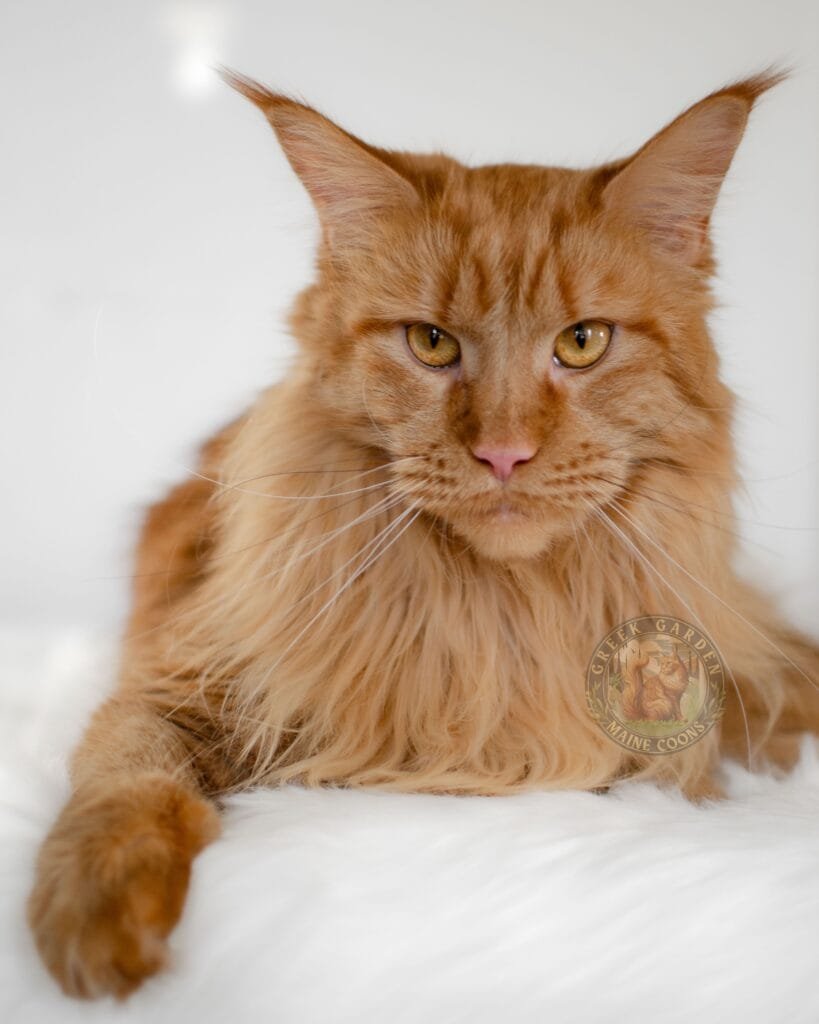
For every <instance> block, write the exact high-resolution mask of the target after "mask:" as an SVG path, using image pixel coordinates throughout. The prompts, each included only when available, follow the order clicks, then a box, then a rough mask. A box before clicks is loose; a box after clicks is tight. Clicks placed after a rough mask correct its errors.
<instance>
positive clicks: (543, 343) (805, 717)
mask: <svg viewBox="0 0 819 1024" xmlns="http://www.w3.org/2000/svg"><path fill="white" fill-rule="evenodd" d="M228 77H229V78H230V81H231V82H232V84H233V85H234V86H235V87H236V88H238V90H239V91H240V92H242V93H244V95H245V96H247V97H248V98H249V99H250V100H252V101H253V102H254V103H255V104H256V105H257V106H258V107H259V108H261V110H262V111H263V112H264V114H265V115H266V116H267V119H268V120H269V121H270V123H271V125H272V126H273V128H274V130H275V132H276V134H277V136H278V139H279V142H280V143H281V145H282V147H283V149H284V152H285V154H286V155H287V157H288V159H289V161H290V163H291V164H292V166H293V169H294V170H295V172H296V174H297V175H298V176H299V177H300V178H301V180H302V182H303V183H304V185H305V187H306V189H307V191H308V192H309V194H310V196H311V197H312V199H313V201H314V203H315V207H316V209H317V212H318V216H319V218H320V222H321V227H322V236H321V243H320V248H319V253H318V262H317V269H316V276H315V280H314V282H313V283H312V284H311V285H310V286H309V287H308V288H306V290H305V291H304V292H303V293H302V294H301V295H300V296H299V298H298V300H297V302H296V304H295V308H294V310H293V314H292V329H293V333H294V334H295V336H296V338H297V339H298V341H299V342H300V352H299V355H298V357H297V359H296V360H295V362H294V365H293V366H292V368H291V369H290V372H289V374H288V375H287V377H286V379H285V380H283V381H282V382H281V383H279V384H277V385H276V386H274V387H271V388H270V389H269V390H267V391H265V392H264V393H263V394H262V395H261V396H260V397H259V399H258V400H257V401H256V402H255V404H254V405H253V406H252V408H250V409H249V410H248V412H247V413H246V415H244V416H243V417H241V418H240V419H239V420H238V421H237V422H234V423H232V424H230V425H229V426H227V427H225V428H224V429H223V430H221V431H220V432H219V433H218V434H217V435H216V436H214V437H213V438H212V439H211V440H210V441H208V443H207V444H206V445H205V446H204V448H203V449H202V455H201V464H200V466H199V471H198V473H197V474H195V475H193V476H192V477H191V478H190V479H189V480H187V481H185V482H183V483H181V484H180V485H179V486H178V487H176V488H175V489H174V490H173V491H172V492H171V493H170V494H169V495H168V496H167V498H166V499H165V500H164V501H161V502H160V503H159V504H157V505H156V506H155V507H154V508H152V509H151V510H150V512H149V514H148V516H147V520H146V523H145V528H144V531H143V533H142V537H141V540H140V543H139V548H138V552H137V560H136V561H137V564H136V576H135V589H134V605H133V613H132V616H131V619H130V622H129V625H128V628H127V635H126V636H125V638H124V644H123V651H122V662H121V672H120V679H119V683H118V687H117V689H116V691H115V693H114V694H113V696H112V697H111V698H110V699H109V700H108V701H107V702H106V703H105V704H104V705H103V706H102V707H101V708H100V709H99V711H98V712H97V713H96V715H95V717H94V718H93V720H92V722H91V724H90V727H89V729H88V731H87V733H86V735H85V738H84V740H83V742H82V744H81V746H80V748H79V750H78V751H77V753H76V757H75V758H74V761H73V765H72V783H73V795H72V797H71V799H70V801H69V802H68V804H67V806H66V807H65V808H64V810H63V811H62V813H61V814H60V816H59V818H58V820H57V822H56V824H55V825H54V827H53V829H52V831H51V832H50V834H49V836H48V837H47V839H46V840H45V843H44V845H43V847H42V850H41V853H40V857H39V861H38V864H37V874H36V881H35V885H34V890H33V892H32V895H31V898H30V901H29V918H30V922H31V926H32V928H33V931H34V935H35V937H36V941H37V945H38V947H39V950H40V953H41V954H42V957H43V959H44V961H45V963H46V964H47V966H48V968H49V969H50V971H51V972H52V973H53V975H54V976H55V977H56V979H57V980H58V981H59V983H60V984H61V985H62V987H63V988H64V990H65V991H66V992H68V993H70V994H72V995H77V996H97V995H100V994H104V993H114V994H115V995H118V996H123V995H126V994H127V993H128V992H130V991H131V990H132V989H134V988H135V987H136V986H137V985H139V983H140V982H141V980H142V979H144V978H145V977H146V976H148V975H150V974H152V973H154V972H155V971H156V970H158V969H159V968H160V966H161V965H162V964H163V960H164V956H165V940H166V937H167V935H168V933H169V932H170V930H171V929H172V927H173V925H174V924H175V922H176V920H177V919H178V916H179V914H180V913H181V910H182V906H183V902H184V898H185V892H186V888H187V884H188V878H189V873H190V868H191V862H192V860H193V858H194V857H195V855H196V853H197V852H198V851H199V850H200V849H201V848H202V847H203V846H204V845H205V844H207V843H209V842H210V841H211V840H213V839H214V838H215V837H216V836H217V833H218V831H219V822H218V815H217V810H216V808H217V801H218V798H219V796H220V794H225V793H227V792H230V791H232V790H235V789H237V788H241V787H244V786H248V785H251V784H267V785H273V784H277V783H281V782H287V781H299V782H301V783H304V784H308V785H321V784H328V783H332V784H342V785H347V786H382V787H390V788H392V789H396V790H406V791H412V790H414V791H429V792H450V793H483V794H505V793H513V792H517V791H520V790H524V789H533V788H539V789H546V788H569V787H572V788H581V789H588V790H597V789H604V788H605V787H606V786H608V785H609V784H611V783H612V782H614V781H615V780H621V779H625V778H627V777H632V778H639V779H654V780H656V781H657V782H658V783H659V784H667V785H678V786H680V787H681V788H682V790H683V791H684V792H685V793H686V794H687V795H689V796H690V797H691V798H693V799H699V798H703V797H708V796H718V795H719V793H720V790H719V780H718V777H717V774H716V773H717V769H718V766H719V760H720V757H721V756H722V755H723V754H728V755H731V756H734V757H737V758H740V759H742V760H743V761H748V762H749V763H751V764H753V765H757V764H763V763H766V762H768V761H770V762H773V763H775V764H782V765H787V764H789V763H790V762H791V761H792V759H793V756H794V751H795V749H796V740H797V738H798V736H799V734H800V733H801V731H802V730H805V729H809V730H812V731H814V732H816V731H819V693H817V680H819V650H817V647H816V646H815V645H814V644H813V643H812V642H811V641H810V640H809V639H807V638H805V637H803V636H801V635H799V634H798V633H797V632H796V631H794V630H793V629H791V628H789V627H788V625H787V624H786V623H784V622H783V621H782V620H781V619H780V617H779V616H778V614H777V612H776V609H775V608H773V607H772V606H771V603H770V602H769V601H768V600H767V599H766V597H765V596H764V594H762V593H760V592H759V591H758V590H756V589H754V588H753V587H752V586H750V585H748V584H747V583H745V582H743V581H742V580H741V579H739V578H738V577H737V575H736V574H735V572H734V570H733V568H732V563H733V556H734V551H735V536H734V533H733V532H732V525H733V520H732V505H731V494H732V488H733V485H734V481H735V475H734V454H733V448H732V442H731V417H732V396H731V394H730V393H729V391H728V390H727V389H726V387H725V385H724V384H723V383H722V382H721V380H720V377H719V374H718V359H717V355H716V352H715V349H714V347H713V345H712V342H711V340H710V338H709V335H708V330H707V326H706V317H707V314H708V312H709V310H710V308H711V304H712V297H711V291H710V286H709V279H710V277H711V275H712V272H713V270H714V262H713V258H712V249H711V244H710V241H709V234H708V227H709V219H710V216H711V213H712V210H713V207H714V204H715V201H716V199H717V194H718V191H719V188H720V185H721V182H722V179H723V177H724V175H725V173H726V171H727V170H728V167H729V164H730V163H731V159H732V156H733V154H734V151H735V149H736V147H737V145H738V143H739V141H740V139H741V137H742V134H743V132H744V129H745V126H746V121H747V118H748V115H749V112H750V110H751V108H752V106H753V104H754V102H755V101H756V100H757V98H758V97H759V96H760V95H761V94H762V93H763V92H764V91H765V90H767V89H768V88H769V87H770V86H772V85H773V84H774V83H775V82H776V81H777V80H778V76H777V75H775V74H763V75H759V76H756V77H753V78H750V79H748V80H746V81H742V82H738V83H736V84H733V85H730V86H728V87H726V88H724V89H721V90H719V91H718V92H715V93H713V94H712V95H710V96H708V97H707V98H706V99H704V100H702V101H701V102H699V103H697V104H695V105H694V106H693V107H691V108H690V109H688V110H687V111H685V112H684V113H683V114H682V115H680V116H679V117H678V118H676V120H674V121H672V122H671V123H670V124H669V125H668V126H667V127H665V128H664V129H663V130H662V131H660V132H659V133H658V134H657V135H656V136H654V137H653V138H652V139H651V140H649V141H648V142H647V143H646V144H645V145H644V146H643V147H642V148H641V149H640V150H639V151H638V152H637V153H635V154H634V155H632V156H630V157H628V158H625V159H622V160H618V161H615V162H613V163H609V164H606V165H604V166H601V167H596V168H593V169H591V170H584V171H578V170H565V169H561V168H554V167H539V166H518V165H511V164H501V165H496V166H486V167H477V168H469V167H465V166H463V165H462V164H460V163H458V162H456V161H455V160H452V159H450V158H448V157H446V156H444V155H441V154H428V155H414V154H409V153H404V152H388V151H385V150H382V149H378V148H376V147H374V146H371V145H369V144H367V143H364V142H362V141H360V140H359V139H357V138H355V137H353V136H352V135H350V134H348V133H347V132H345V131H343V130H342V129H341V128H339V127H337V126H336V125H335V124H333V123H332V122H330V121H329V120H327V119H326V118H324V117H323V116H321V115H320V114H319V113H317V112H316V111H314V110H312V109H311V108H309V107H307V106H305V105H303V104H301V103H297V102H295V101H293V100H291V99H288V98H286V97H285V96H281V95H277V94H274V93H272V92H269V91H268V90H266V89H264V88H263V87H262V86H260V85H258V84H256V83H254V82H252V81H250V80H248V79H245V78H241V77H238V76H228ZM761 256H762V257H763V258H765V254H764V253H762V254H761ZM651 612H656V613H663V614H668V615H676V616H678V617H680V618H682V619H685V620H686V621H690V622H692V623H695V624H697V625H698V626H701V627H702V628H704V629H705V630H706V631H707V632H708V634H710V636H711V637H712V638H713V640H714V641H715V643H716V644H717V645H718V646H719V649H720V652H721V655H722V657H723V659H724V661H725V663H726V664H727V666H728V670H729V678H730V685H729V690H728V694H727V709H726V714H725V717H724V719H723V722H722V723H721V725H720V726H719V727H717V728H715V729H713V730H712V731H711V732H710V733H708V735H707V736H706V737H705V738H703V739H702V740H701V741H700V742H698V743H696V744H694V745H693V746H691V747H688V748H686V749H684V750H681V751H680V752H677V753H675V754H672V755H668V756H664V757H651V756H647V755H639V754H635V753H633V752H629V751H626V750H624V749H623V748H621V747H619V746H618V745H616V744H615V743H613V742H612V741H611V740H609V739H608V738H607V737H606V736H605V735H604V734H603V733H602V731H601V730H600V729H599V728H598V726H597V725H596V723H595V722H594V721H593V720H592V719H591V718H590V716H589V714H588V712H587V710H586V706H585V694H584V679H585V672H586V666H587V663H588V660H589V658H590V655H591V653H592V651H593V648H594V645H595V643H596V642H597V641H598V640H600V638H602V637H604V636H605V635H606V633H607V632H608V631H609V630H610V629H612V628H613V627H614V626H616V625H617V624H618V623H620V622H622V621H624V620H626V619H629V618H632V617H635V616H638V615H643V614H649V613H651ZM273 884H275V880H273Z"/></svg>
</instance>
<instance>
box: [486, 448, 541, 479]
mask: <svg viewBox="0 0 819 1024" xmlns="http://www.w3.org/2000/svg"><path fill="white" fill-rule="evenodd" d="M536 451H537V448H535V447H534V445H530V444H523V443H521V444H512V445H494V444H479V445H477V447H475V448H473V449H472V454H473V455H474V456H475V458H476V459H477V460H478V462H485V463H486V464H487V465H488V466H490V467H491V468H492V472H493V473H494V474H495V476H496V477H497V478H498V480H502V481H503V482H504V483H505V482H506V481H507V480H508V479H509V477H510V476H511V475H512V470H513V469H514V468H515V466H517V465H519V464H520V463H521V462H528V461H529V459H531V458H532V456H533V455H534V454H535V452H536Z"/></svg>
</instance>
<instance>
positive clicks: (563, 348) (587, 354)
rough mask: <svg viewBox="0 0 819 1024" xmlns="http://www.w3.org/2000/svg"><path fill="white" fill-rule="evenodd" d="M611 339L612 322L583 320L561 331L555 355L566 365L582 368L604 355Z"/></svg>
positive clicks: (556, 342)
mask: <svg viewBox="0 0 819 1024" xmlns="http://www.w3.org/2000/svg"><path fill="white" fill-rule="evenodd" d="M610 341H611V324H607V323H604V321H602V320H582V321H581V322H580V323H579V324H572V326H571V327H567V328H566V330H565V331H561V332H560V334H558V336H557V340H556V341H555V357H556V359H557V360H558V362H560V363H562V364H563V365H564V366H569V367H571V368H572V369H573V370H581V369H582V368H583V367H584V366H591V365H592V363H596V362H597V360H598V359H599V358H600V357H601V356H602V355H603V353H604V352H605V351H606V349H607V348H608V347H609V342H610Z"/></svg>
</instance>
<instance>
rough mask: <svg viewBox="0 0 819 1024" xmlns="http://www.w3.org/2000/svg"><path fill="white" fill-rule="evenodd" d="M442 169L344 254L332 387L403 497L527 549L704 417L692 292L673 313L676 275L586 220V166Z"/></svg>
mask: <svg viewBox="0 0 819 1024" xmlns="http://www.w3.org/2000/svg"><path fill="white" fill-rule="evenodd" d="M446 177H447V184H446V186H445V188H444V191H443V192H442V194H441V195H439V196H438V197H437V199H436V200H435V201H434V202H431V203H429V204H427V206H426V208H425V209H424V210H423V212H422V213H420V214H419V215H417V216H413V215H412V213H410V214H409V215H408V216H406V217H405V218H404V219H403V222H401V223H398V222H393V223H391V224H389V225H388V226H386V228H385V230H384V232H383V234H381V235H379V234H378V233H376V234H375V235H374V236H373V237H372V241H371V243H370V247H369V248H368V251H367V253H366V255H365V256H363V257H361V256H353V257H352V258H350V259H349V260H348V261H347V263H346V265H345V267H344V269H343V278H342V279H343V282H344V284H343V287H342V288H340V289H339V298H338V303H337V312H338V313H340V315H341V318H342V319H341V324H340V325H339V329H338V331H337V333H336V335H335V343H334V344H332V345H330V346H328V347H327V348H326V349H325V350H324V354H323V356H322V359H323V360H327V365H326V385H325V390H324V394H325V397H326V400H327V401H328V402H329V403H330V404H332V405H334V406H336V407H341V408H343V409H345V410H346V411H347V412H348V413H349V414H351V415H352V416H353V417H354V418H355V422H356V426H357V436H358V437H360V438H361V439H362V440H366V442H367V443H369V444H371V445H372V446H373V447H375V448H378V449H381V450H383V451H385V452H386V453H387V454H388V455H389V457H390V458H392V459H393V460H395V461H394V474H395V478H396V486H397V487H398V488H400V489H401V490H402V491H403V492H404V493H406V495H407V496H408V498H409V499H410V500H411V501H413V502H415V501H417V502H419V503H420V505H421V506H422V507H423V508H424V510H425V511H427V512H428V513H431V514H432V515H434V516H436V517H437V518H438V519H441V520H444V521H445V522H446V523H448V524H449V525H450V526H451V527H453V528H454V529H455V531H456V532H457V533H458V534H459V535H460V536H461V537H463V538H464V539H465V540H467V541H469V542H470V543H471V544H472V545H473V546H474V547H475V548H476V549H478V550H479V551H481V552H482V553H484V554H486V555H489V556H491V557H494V558H502V559H505V558H510V557H526V556H532V555H535V554H537V553H538V552H539V551H541V550H543V549H544V548H545V547H547V546H548V545H549V544H550V542H551V541H552V540H553V539H554V538H556V537H559V536H563V535H565V534H567V533H568V534H572V533H573V532H574V531H576V530H578V529H579V527H580V525H581V524H582V523H583V522H584V520H585V519H586V518H587V517H588V516H589V515H591V514H592V511H591V510H592V508H593V507H595V506H598V505H605V504H606V503H607V502H608V501H610V500H611V499H612V498H613V497H615V496H616V495H617V494H618V493H619V491H620V490H621V487H622V485H623V483H624V482H626V481H627V480H628V479H629V477H630V475H631V468H632V465H633V463H634V462H635V461H637V460H640V459H644V458H647V457H650V456H655V457H662V456H669V457H673V456H674V455H675V454H676V452H677V450H678V448H679V447H680V444H679V442H680V431H683V432H685V433H687V434H688V435H689V436H691V435H692V434H693V433H694V432H695V431H697V430H698V428H699V429H700V430H701V429H702V428H703V427H704V426H705V425H706V422H707V416H706V414H704V413H702V412H701V410H700V408H699V406H700V405H701V404H703V403H702V402H701V401H700V399H699V394H700V393H701V391H700V389H702V387H703V377H704V376H708V377H713V374H714V365H713V362H714V361H713V358H710V365H709V356H710V351H709V345H708V340H707V336H706V334H705V331H704V328H703V325H702V312H703V301H702V297H701V296H699V297H697V296H694V297H691V298H689V301H688V303H687V305H686V304H682V308H681V303H680V302H679V300H676V301H675V296H677V295H679V294H680V290H681V289H684V288H685V287H686V281H685V275H682V274H679V273H677V274H675V273H673V272H671V271H667V272H666V273H665V274H663V273H662V268H659V269H658V268H657V267H656V266H655V263H656V261H652V259H651V256H650V254H649V253H648V252H647V251H646V247H645V245H642V246H641V245H640V244H639V242H638V243H636V244H635V242H634V241H633V240H630V239H629V238H628V237H626V236H624V235H623V233H622V232H620V231H618V230H617V227H616V225H614V224H613V223H612V224H607V223H606V221H605V220H604V219H603V218H601V217H599V216H596V215H595V213H594V211H593V209H592V207H591V205H590V200H589V196H588V194H587V190H588V187H589V182H588V179H587V177H586V176H585V175H582V174H577V173H573V172H568V171H549V170H531V169H520V168H516V167H497V168H485V169H476V170H466V169H463V168H460V167H450V168H449V169H448V173H447V176H446ZM567 211H571V212H567ZM689 287H690V285H689ZM692 298H693V301H692ZM681 321H682V322H681ZM579 325H582V326H579ZM433 326H434V327H435V328H437V329H438V330H437V331H433V330H431V327H433ZM575 328H578V337H575ZM567 329H568V330H567ZM581 346H582V347H581ZM681 356H682V358H681ZM587 360H591V362H589V365H586V366H584V365H583V363H585V362H586V361H587ZM430 363H432V365H429V364H430ZM692 399H693V401H692ZM706 404H707V403H706ZM671 421H673V429H671V430H670V431H666V430H665V429H664V428H665V427H666V425H667V424H669V423H670V422H671Z"/></svg>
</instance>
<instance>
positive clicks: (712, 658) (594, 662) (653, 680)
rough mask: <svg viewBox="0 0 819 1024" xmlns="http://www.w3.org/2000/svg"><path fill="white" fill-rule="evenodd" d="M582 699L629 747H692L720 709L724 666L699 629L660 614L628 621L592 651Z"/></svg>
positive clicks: (660, 750) (656, 750) (657, 750)
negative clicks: (584, 699) (584, 694)
mask: <svg viewBox="0 0 819 1024" xmlns="http://www.w3.org/2000/svg"><path fill="white" fill-rule="evenodd" d="M586 703H587V705H588V708H589V713H590V714H591V716H592V718H594V720H595V721H596V722H597V724H598V725H599V726H600V728H601V729H602V730H603V732H604V733H605V734H606V735H607V736H608V737H609V739H611V740H613V741H614V742H615V743H619V744H620V746H621V747H625V748H626V750H633V751H634V752H635V753H640V754H674V753H676V752H677V751H679V750H684V749H685V748H686V747H690V746H691V744H692V743H696V742H697V740H700V739H702V737H703V736H705V734H706V733H707V732H708V731H709V730H710V729H711V728H712V726H713V725H714V724H715V723H716V722H717V721H718V720H719V717H720V715H721V714H722V712H723V710H724V708H725V666H724V665H723V662H722V658H721V657H720V655H719V653H718V651H717V649H716V648H715V647H714V645H713V643H712V642H711V640H710V638H709V637H708V635H707V634H706V633H704V632H703V631H702V630H701V629H697V628H696V627H694V626H691V625H689V623H687V622H683V621H682V620H681V619H674V618H671V617H669V616H662V615H643V616H641V617H640V618H638V619H629V620H628V622H624V623H623V624H622V625H621V626H617V627H616V628H615V629H613V630H612V631H611V632H610V633H609V635H608V636H607V637H605V638H604V639H603V640H602V641H601V642H600V643H599V644H598V645H597V648H596V649H595V652H594V654H593V655H592V658H591V661H590V662H589V669H588V672H587V673H586Z"/></svg>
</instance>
